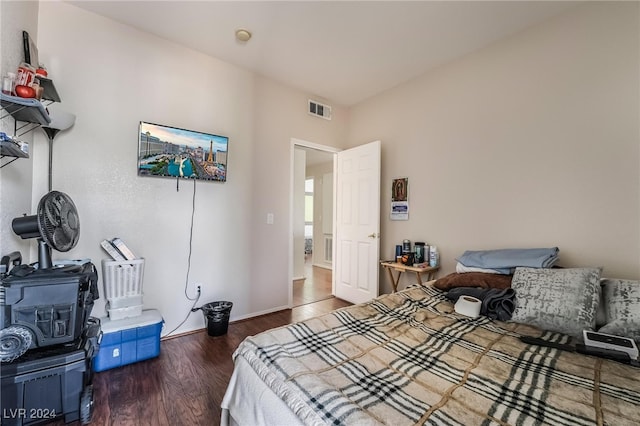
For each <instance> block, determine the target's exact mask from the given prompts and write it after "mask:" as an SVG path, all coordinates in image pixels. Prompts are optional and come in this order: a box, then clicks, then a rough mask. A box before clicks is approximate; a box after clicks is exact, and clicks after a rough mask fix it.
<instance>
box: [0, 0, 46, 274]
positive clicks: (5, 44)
mask: <svg viewBox="0 0 640 426" xmlns="http://www.w3.org/2000/svg"><path fill="white" fill-rule="evenodd" d="M0 22H1V25H0V29H1V30H0V36H1V42H0V43H1V49H2V50H1V55H0V58H2V62H1V63H0V76H5V75H7V72H16V70H17V68H18V65H20V63H21V62H22V61H23V60H24V51H23V48H22V31H23V30H24V31H27V32H28V33H29V35H31V37H32V38H33V39H34V40H35V39H36V38H37V36H38V2H6V1H3V2H2V3H0ZM5 114H6V113H5V112H4V110H3V111H2V116H4V115H5ZM22 124H23V123H18V127H20V126H21V125H22ZM0 125H1V128H0V129H1V130H2V131H3V132H4V133H6V134H7V135H9V136H15V135H16V132H15V131H14V130H15V128H16V127H15V126H14V120H13V118H11V117H10V116H9V117H5V118H3V119H2V123H1V124H0ZM27 129H28V128H27ZM24 130H26V129H22V130H18V132H17V134H20V133H22V132H23V131H24ZM40 132H41V130H39V129H37V130H36V131H35V132H29V133H26V134H24V135H22V136H19V137H18V140H20V141H22V142H27V143H29V148H30V150H31V152H32V153H33V151H34V150H38V149H46V145H44V146H40V144H39V145H38V146H36V145H35V144H34V143H33V140H34V133H40ZM9 161H10V159H9V158H3V159H2V164H7V163H8V162H9ZM32 183H33V162H32V161H31V160H26V159H18V160H16V161H15V162H13V163H12V164H7V166H5V167H3V168H2V169H0V256H4V255H7V254H9V253H11V252H13V251H19V252H21V254H22V258H23V259H22V260H23V262H24V263H29V262H31V254H30V245H29V242H28V241H25V240H22V239H21V238H20V237H18V236H17V235H15V234H14V233H13V231H12V229H11V221H12V220H13V218H15V217H20V216H22V215H23V214H31V213H33V212H32V209H31V188H32ZM34 260H35V259H34Z"/></svg>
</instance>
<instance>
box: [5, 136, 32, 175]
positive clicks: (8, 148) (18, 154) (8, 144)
mask: <svg viewBox="0 0 640 426" xmlns="http://www.w3.org/2000/svg"><path fill="white" fill-rule="evenodd" d="M4 157H13V158H12V159H11V160H9V161H7V162H6V163H2V164H0V169H1V168H3V167H4V166H6V165H8V164H11V163H13V162H14V161H16V160H17V159H18V158H29V154H27V153H26V152H24V151H23V150H22V149H20V145H18V144H17V143H16V142H13V141H0V158H4Z"/></svg>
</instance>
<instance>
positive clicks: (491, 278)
mask: <svg viewBox="0 0 640 426" xmlns="http://www.w3.org/2000/svg"><path fill="white" fill-rule="evenodd" d="M511 277H512V276H511V275H502V274H488V273H485V272H465V273H462V274H458V273H456V272H454V273H452V274H449V275H447V276H444V277H442V278H438V279H437V280H435V282H434V283H433V286H434V287H435V288H437V289H439V290H443V291H447V290H450V289H452V288H457V287H482V288H498V289H505V288H509V287H511Z"/></svg>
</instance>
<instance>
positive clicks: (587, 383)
mask: <svg viewBox="0 0 640 426" xmlns="http://www.w3.org/2000/svg"><path fill="white" fill-rule="evenodd" d="M522 334H525V335H530V336H536V337H543V338H545V339H548V340H553V341H556V342H559V343H567V342H568V341H569V337H567V336H565V335H562V334H557V333H550V332H544V331H541V330H539V329H536V328H534V327H530V326H527V325H522V324H516V323H508V322H499V321H492V320H490V319H488V318H486V317H479V318H476V319H471V318H468V317H464V316H462V315H459V314H457V313H455V312H454V311H453V305H452V303H451V302H449V301H447V300H446V298H445V297H444V293H442V292H441V291H439V290H437V289H435V288H432V287H429V286H426V287H419V286H416V287H411V288H408V289H406V290H403V291H401V292H398V293H393V294H390V295H384V296H380V297H378V298H376V299H374V300H372V301H370V302H368V303H365V304H360V305H354V306H350V307H347V308H343V309H339V310H337V311H334V312H332V313H329V314H326V315H323V316H319V317H316V318H313V319H310V320H307V321H303V322H300V323H296V324H292V325H288V326H285V327H281V328H277V329H273V330H270V331H267V332H264V333H261V334H259V335H257V336H253V337H249V338H247V339H246V340H245V341H243V342H242V344H241V345H240V346H239V347H238V349H237V350H236V352H235V354H234V358H235V357H243V358H245V359H246V360H247V361H248V363H249V364H250V365H251V366H252V368H253V369H254V370H255V372H256V373H257V374H258V375H259V376H260V377H261V379H262V380H263V381H265V383H266V384H267V385H268V386H269V387H270V388H271V389H272V390H273V391H274V392H275V393H276V394H277V395H278V396H279V397H280V398H281V399H282V400H283V401H284V402H285V403H286V404H287V405H288V406H289V407H290V408H291V410H292V411H293V412H294V413H296V415H297V416H298V417H299V418H300V419H301V422H302V423H304V424H309V425H316V424H318V425H320V424H335V425H375V424H389V425H414V424H437V425H539V424H550V425H592V424H599V425H611V426H620V425H638V424H640V369H637V368H634V367H631V366H628V365H624V364H620V363H617V362H614V361H609V360H605V359H601V358H595V357H590V356H586V355H581V354H578V353H574V352H566V351H560V350H557V349H553V348H548V347H540V346H533V345H526V344H524V343H522V342H521V341H520V340H519V339H518V336H520V335H522ZM265 409H266V410H268V409H269V407H265Z"/></svg>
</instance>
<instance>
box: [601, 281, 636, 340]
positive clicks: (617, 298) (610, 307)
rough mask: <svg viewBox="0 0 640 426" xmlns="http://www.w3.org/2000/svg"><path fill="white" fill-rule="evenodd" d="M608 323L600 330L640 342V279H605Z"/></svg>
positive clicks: (604, 294) (605, 304) (603, 290)
mask: <svg viewBox="0 0 640 426" xmlns="http://www.w3.org/2000/svg"><path fill="white" fill-rule="evenodd" d="M602 298H603V299H604V307H605V317H606V324H605V325H604V326H602V327H601V328H600V329H599V330H598V331H600V332H602V333H606V334H615V335H616V336H624V337H629V338H630V339H633V340H635V341H636V342H640V281H632V280H617V279H604V280H603V284H602Z"/></svg>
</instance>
